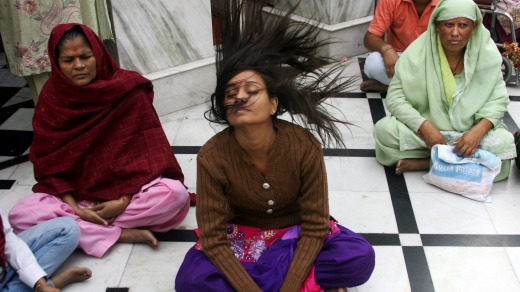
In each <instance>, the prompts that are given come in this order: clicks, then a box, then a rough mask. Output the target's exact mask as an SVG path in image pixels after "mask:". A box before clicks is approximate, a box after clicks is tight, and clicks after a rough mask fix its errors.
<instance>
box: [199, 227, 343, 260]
mask: <svg viewBox="0 0 520 292" xmlns="http://www.w3.org/2000/svg"><path fill="white" fill-rule="evenodd" d="M337 231H339V228H338V227H337V225H336V222H334V221H332V220H331V222H330V225H329V232H328V235H331V234H333V233H335V232H337ZM195 232H196V233H197V235H199V234H198V229H196V230H195ZM299 235H300V226H299V225H295V226H291V227H286V228H281V229H274V230H262V229H260V228H256V227H250V226H244V225H237V224H228V225H227V237H228V239H229V241H230V243H231V249H232V250H233V252H234V254H235V257H236V258H237V259H238V260H239V261H241V262H257V261H258V259H259V258H260V256H261V255H262V253H263V252H264V251H266V250H267V249H268V248H269V247H270V246H271V245H273V244H274V243H275V242H276V241H277V240H279V239H282V240H286V239H291V238H297V237H299ZM195 249H197V250H200V251H204V248H203V247H202V244H201V242H200V240H199V241H197V243H196V244H195Z"/></svg>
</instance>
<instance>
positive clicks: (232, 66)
mask: <svg viewBox="0 0 520 292" xmlns="http://www.w3.org/2000/svg"><path fill="white" fill-rule="evenodd" d="M261 2H262V1H247V0H231V1H218V3H219V5H215V7H214V9H218V11H215V12H214V14H215V15H216V16H217V17H218V18H219V23H220V24H219V26H218V27H214V29H216V30H217V33H220V35H221V36H222V44H221V45H218V46H217V53H216V67H217V85H216V88H215V92H214V93H213V94H212V95H211V109H210V110H208V111H207V112H206V113H205V117H206V119H207V120H209V121H211V122H214V123H220V124H228V125H229V122H228V121H227V117H226V106H225V105H224V93H225V86H226V84H227V83H228V82H229V80H230V79H231V78H233V77H234V76H235V75H237V74H238V73H240V72H242V71H244V70H254V71H256V72H257V73H259V74H260V76H261V77H262V78H263V79H264V82H265V84H266V87H267V92H268V94H269V96H271V97H272V96H276V97H278V100H279V105H278V110H277V112H276V113H275V115H274V116H273V118H276V116H278V115H280V114H283V113H285V112H287V113H289V114H290V115H291V118H292V120H293V122H295V123H297V124H300V125H301V126H303V127H305V128H307V129H310V130H314V131H315V132H316V133H317V134H318V136H319V137H320V138H321V140H322V143H323V144H324V145H330V144H334V143H333V142H335V143H336V145H337V146H344V143H343V140H342V136H341V132H340V131H339V129H338V127H337V126H336V123H340V124H344V125H348V123H347V122H346V121H343V120H339V119H337V118H335V117H333V116H332V115H331V114H329V113H328V112H327V110H326V109H325V108H324V107H323V102H324V100H325V99H326V98H328V97H330V96H334V94H335V93H338V92H341V91H344V90H346V89H347V87H348V86H349V85H351V84H352V79H351V78H344V77H341V74H340V73H341V71H342V70H343V69H344V68H345V66H344V65H343V64H340V63H336V62H335V63H333V64H332V65H328V66H325V67H324V65H325V64H327V63H329V62H330V61H332V60H330V59H328V58H323V57H320V56H319V50H320V49H321V48H323V47H324V46H325V45H327V44H329V43H330V40H320V39H319V38H318V34H319V32H320V30H319V29H320V28H319V27H318V26H317V25H314V24H313V23H312V22H313V21H312V20H310V21H307V22H297V21H293V20H292V19H291V15H292V14H293V12H294V10H295V9H296V6H294V7H292V8H287V10H286V11H287V12H286V13H280V12H279V11H277V10H274V9H273V10H272V11H270V12H271V13H269V14H268V13H265V12H262V4H263V3H261Z"/></svg>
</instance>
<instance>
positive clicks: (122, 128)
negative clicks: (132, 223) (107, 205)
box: [29, 24, 184, 201]
mask: <svg viewBox="0 0 520 292" xmlns="http://www.w3.org/2000/svg"><path fill="white" fill-rule="evenodd" d="M74 26H79V27H80V28H81V29H82V30H83V32H84V33H85V35H86V36H87V39H88V41H89V42H90V46H91V48H92V51H93V53H94V56H95V58H96V63H97V65H96V69H97V77H96V79H95V80H94V81H92V82H91V83H90V84H88V85H85V86H78V85H75V84H74V83H72V82H71V81H70V80H68V79H67V78H66V77H65V76H64V75H63V74H62V73H61V71H60V70H59V67H58V63H57V62H58V60H56V54H55V50H56V47H57V45H58V42H59V41H60V39H61V37H62V36H63V34H64V33H65V32H66V31H68V30H70V29H71V28H72V27H74ZM48 52H49V58H50V60H51V65H52V74H51V77H50V78H49V80H48V81H47V83H45V85H44V87H43V89H42V92H41V93H40V98H39V101H38V104H37V106H36V109H35V113H34V118H33V128H34V138H33V142H32V145H31V150H30V154H29V158H30V160H31V161H32V163H33V164H34V176H35V178H36V180H37V181H38V183H37V184H36V185H35V186H34V187H33V191H34V192H42V193H47V194H51V195H55V196H60V195H63V194H65V193H69V192H70V193H72V194H73V196H74V197H75V198H76V200H89V201H106V200H114V199H118V198H120V197H121V196H122V195H127V194H133V193H135V192H137V191H139V189H140V188H141V187H142V186H143V185H144V184H146V183H148V182H149V181H151V180H152V179H154V178H156V177H158V176H161V175H162V176H163V177H167V178H171V179H175V180H179V181H181V182H183V181H184V176H183V174H182V170H181V168H180V166H179V163H178V162H177V160H176V158H175V156H174V154H173V151H172V150H171V147H170V145H169V143H168V140H167V139H166V135H165V134H164V131H163V130H162V127H161V123H160V121H159V118H158V116H157V113H156V112H155V109H154V107H153V104H152V101H153V85H152V83H151V82H150V81H149V80H148V79H146V78H144V77H143V76H142V75H141V74H139V73H137V72H133V71H128V70H124V69H120V68H119V67H118V65H117V64H116V63H115V62H114V60H113V59H112V57H111V56H110V54H109V52H108V50H107V49H106V47H105V46H104V45H103V43H102V41H101V40H100V39H99V38H98V37H97V36H96V35H95V33H94V32H93V31H92V30H90V29H89V28H88V27H86V26H84V25H80V24H60V25H58V26H56V28H54V30H53V31H52V33H51V36H50V38H49V45H48Z"/></svg>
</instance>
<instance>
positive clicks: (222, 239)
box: [197, 120, 329, 291]
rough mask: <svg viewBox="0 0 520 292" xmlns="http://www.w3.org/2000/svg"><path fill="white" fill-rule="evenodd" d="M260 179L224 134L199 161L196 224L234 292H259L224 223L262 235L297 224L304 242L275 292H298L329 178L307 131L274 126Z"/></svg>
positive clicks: (325, 205)
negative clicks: (264, 232)
mask: <svg viewBox="0 0 520 292" xmlns="http://www.w3.org/2000/svg"><path fill="white" fill-rule="evenodd" d="M275 129H276V139H275V142H274V145H273V149H272V152H271V154H270V156H269V161H268V169H267V173H266V175H265V177H264V176H262V175H261V174H260V172H259V171H258V170H257V169H256V167H255V166H254V165H253V164H252V163H251V162H249V161H248V160H247V159H246V156H245V152H244V151H243V150H242V148H241V147H240V145H239V144H238V142H237V140H236V139H235V137H234V134H233V130H232V128H227V129H225V130H223V131H222V132H220V133H218V134H217V135H215V136H214V137H213V138H211V139H210V140H209V141H208V142H207V143H206V144H205V145H204V146H203V147H202V149H201V150H200V152H199V154H198V157H197V224H198V228H199V231H200V239H201V242H202V245H203V247H204V251H205V252H206V254H207V256H208V257H209V259H210V260H211V261H212V262H213V264H214V265H215V266H216V267H217V268H218V269H219V270H220V271H222V272H223V273H224V275H225V276H226V278H227V279H228V281H229V282H230V283H231V285H232V286H233V287H234V288H235V289H236V290H237V291H261V290H260V288H259V287H258V286H257V285H256V283H255V282H254V281H253V279H252V278H251V277H250V276H249V274H248V273H247V271H246V270H245V269H244V268H243V267H242V265H241V264H240V262H239V261H238V259H237V258H236V257H235V256H234V254H233V252H232V250H231V248H230V243H229V241H228V240H227V234H226V224H227V223H234V224H241V225H247V226H255V227H259V228H262V229H264V230H269V229H277V228H283V227H288V226H292V225H296V224H301V234H300V235H301V238H300V240H299V242H298V246H297V249H296V252H295V254H294V258H293V260H292V262H291V265H290V268H289V271H288V273H287V275H286V276H285V279H284V283H283V285H282V287H281V289H280V291H299V290H300V287H301V285H302V283H303V281H304V280H305V278H306V277H307V276H308V273H309V272H310V269H311V267H312V265H313V263H314V261H315V259H316V257H317V255H318V253H319V252H320V249H321V247H322V244H323V241H324V239H325V237H326V235H327V228H328V225H329V202H328V190H327V175H326V171H325V163H324V159H323V151H322V148H321V144H320V143H319V141H318V140H317V139H316V138H315V137H314V136H313V135H312V134H311V133H310V132H309V131H308V130H306V129H303V128H302V127H300V126H297V125H294V124H292V123H289V122H286V121H282V120H277V121H276V122H275Z"/></svg>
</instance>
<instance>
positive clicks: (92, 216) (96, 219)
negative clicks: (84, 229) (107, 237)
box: [74, 208, 109, 225]
mask: <svg viewBox="0 0 520 292" xmlns="http://www.w3.org/2000/svg"><path fill="white" fill-rule="evenodd" d="M74 212H75V213H76V215H78V216H79V218H81V219H83V220H85V221H88V222H92V223H96V224H100V225H108V223H109V221H107V220H105V219H104V218H103V217H101V216H99V214H98V213H97V212H96V211H93V210H91V209H87V208H85V209H81V208H78V209H75V210H74Z"/></svg>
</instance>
